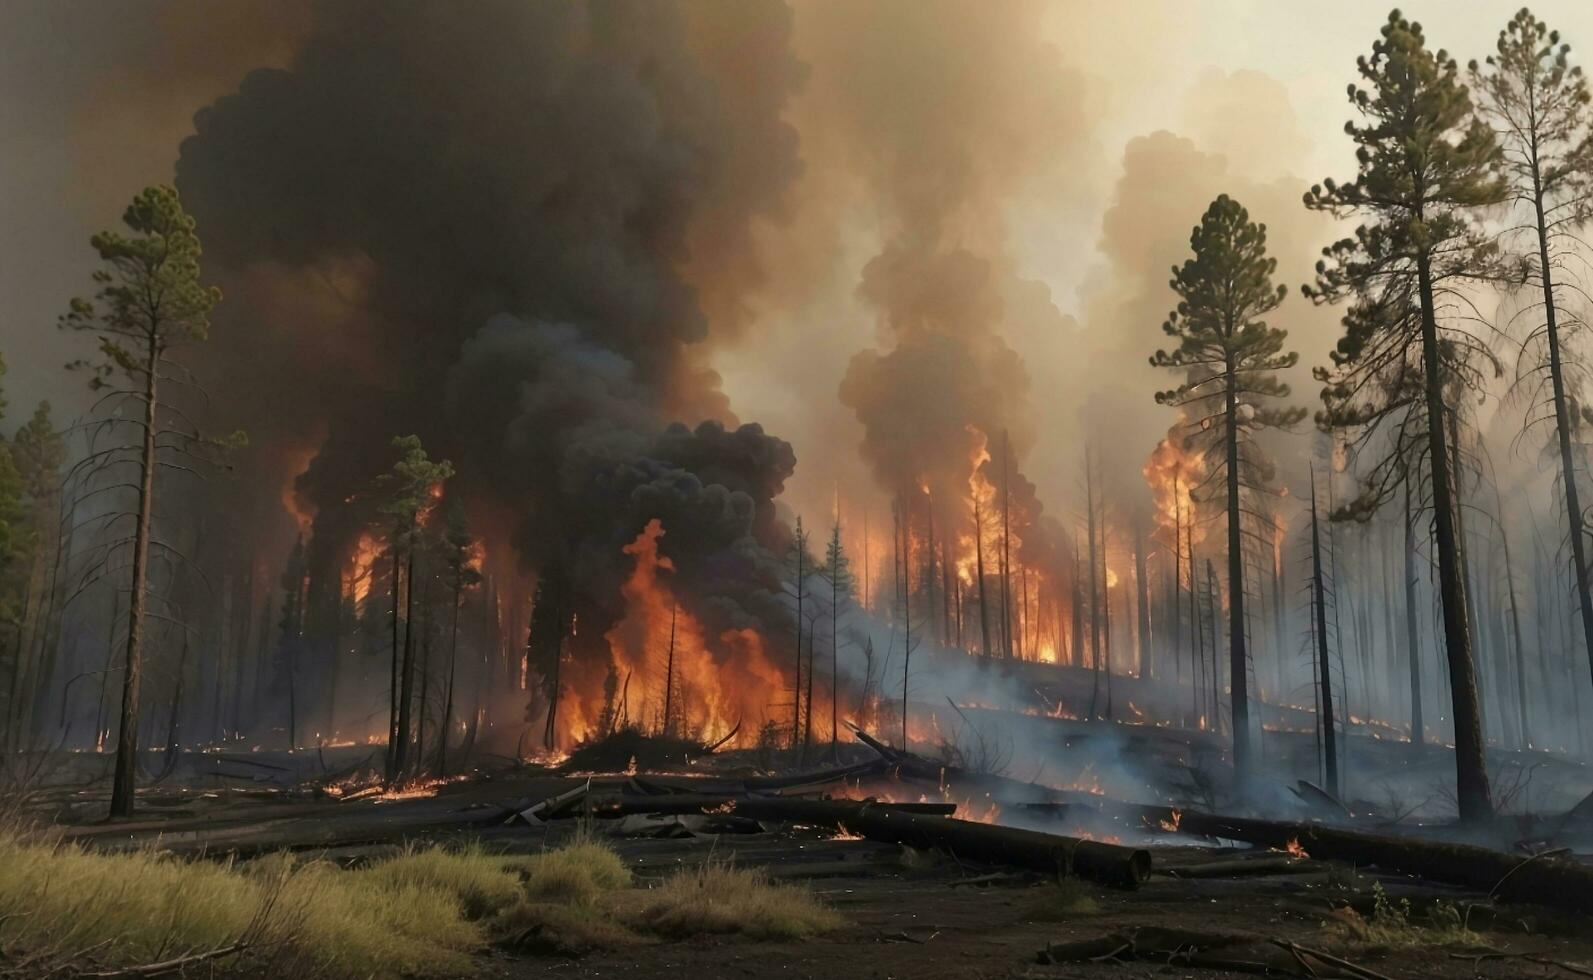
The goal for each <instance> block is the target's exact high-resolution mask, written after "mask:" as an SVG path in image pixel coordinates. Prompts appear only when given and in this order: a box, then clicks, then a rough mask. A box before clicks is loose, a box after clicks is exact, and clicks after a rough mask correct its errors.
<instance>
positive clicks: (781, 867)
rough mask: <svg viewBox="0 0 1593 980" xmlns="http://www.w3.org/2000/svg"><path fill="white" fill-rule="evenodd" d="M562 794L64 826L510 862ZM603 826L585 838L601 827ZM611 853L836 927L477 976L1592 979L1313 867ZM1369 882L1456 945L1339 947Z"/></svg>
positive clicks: (239, 801) (478, 791) (909, 855)
mask: <svg viewBox="0 0 1593 980" xmlns="http://www.w3.org/2000/svg"><path fill="white" fill-rule="evenodd" d="M573 784H574V783H573V781H571V780H568V779H561V778H557V777H554V776H551V775H537V774H518V775H511V776H499V777H494V778H487V779H479V780H473V781H469V782H461V783H458V784H452V785H447V786H443V787H441V789H440V790H439V791H438V792H437V794H436V795H435V796H420V797H415V798H407V799H395V800H377V799H369V798H367V799H359V800H332V799H308V798H302V797H298V796H295V795H294V794H272V793H269V792H264V791H260V792H244V793H220V794H216V793H203V792H194V793H184V792H180V791H173V792H172V793H171V794H169V796H167V797H165V798H156V799H151V800H149V801H146V804H147V805H145V806H144V807H143V809H142V813H143V816H142V817H141V818H140V819H139V820H137V821H135V822H133V823H123V824H102V823H95V822H83V823H79V824H77V825H75V826H66V827H64V828H63V829H64V831H65V832H66V833H67V834H68V835H70V836H72V837H74V838H76V839H78V840H81V841H83V842H85V843H90V844H93V845H95V846H101V847H112V848H116V847H126V846H149V845H150V844H156V845H157V846H162V847H166V848H169V849H171V850H174V851H177V852H182V853H188V854H198V853H209V854H217V853H221V852H228V851H231V852H235V853H239V854H241V855H243V856H247V855H249V854H251V853H260V852H264V851H269V850H273V849H277V848H281V847H288V848H292V849H295V850H299V851H303V852H306V853H313V854H323V855H325V856H327V857H329V858H331V859H333V860H338V861H342V862H347V863H352V862H358V861H362V860H368V859H369V858H370V857H372V856H376V855H380V854H383V853H388V852H390V851H392V850H394V849H396V848H397V847H400V846H402V845H403V843H404V842H406V841H413V840H446V841H458V840H475V841H479V842H481V843H482V844H483V845H485V846H487V847H489V848H493V849H501V850H504V851H510V852H514V851H519V852H525V851H536V850H540V849H542V848H545V847H547V846H549V845H551V844H555V843H557V841H558V840H560V839H561V838H562V837H563V836H564V835H566V834H568V833H571V832H573V829H574V828H573V827H572V826H571V823H572V822H571V821H557V822H555V823H553V824H549V825H545V826H540V827H526V826H523V825H522V826H506V825H504V823H503V818H502V814H503V813H504V811H505V807H506V805H508V804H512V803H515V802H517V801H518V802H521V805H524V801H530V800H534V799H542V798H545V797H547V796H551V795H553V793H555V792H558V791H559V790H560V789H562V788H564V787H567V786H570V785H573ZM604 829H605V828H604V827H603V825H602V823H601V822H600V823H599V830H600V831H602V830H604ZM609 829H612V825H610V828H609ZM610 839H611V840H612V841H613V843H614V845H615V846H616V847H617V848H618V849H619V851H620V853H621V855H622V856H623V857H624V858H625V860H626V861H627V862H628V863H629V864H630V865H631V867H632V869H633V871H634V873H635V874H636V876H637V878H638V880H639V882H640V883H641V884H643V885H644V886H645V885H646V884H647V883H648V882H650V881H656V880H659V879H661V878H662V877H663V876H664V875H665V874H667V873H668V872H669V871H671V870H673V869H676V868H679V867H682V866H689V865H692V864H696V863H699V862H703V861H710V860H728V861H733V862H735V863H736V864H738V865H742V866H749V867H760V868H766V869H768V872H769V874H770V875H771V876H772V877H775V878H777V879H780V880H782V881H787V882H793V883H798V884H800V885H801V886H802V887H806V888H810V889H812V890H813V892H815V893H816V894H817V895H818V896H819V897H821V898H822V899H823V900H824V901H825V902H827V903H828V904H830V905H831V906H833V907H834V908H835V909H836V910H838V911H839V912H840V913H841V914H842V915H843V916H844V917H845V919H846V921H847V925H846V926H844V927H843V928H842V929H840V930H838V931H836V932H833V933H830V934H828V935H825V936H822V937H819V938H815V939H810V940H807V941H805V942H800V943H771V942H752V941H746V940H738V939H733V938H701V939H697V940H693V941H686V942H670V943H663V942H647V943H644V944H641V945H636V946H630V947H626V948H623V949H619V950H614V951H608V952H597V953H592V954H588V955H586V956H583V957H580V958H573V959H572V958H561V957H549V956H532V955H521V954H515V955H514V956H509V955H505V954H500V953H492V954H487V955H483V956H482V957H481V958H480V966H481V972H482V974H483V975H484V976H488V977H502V978H519V977H543V976H554V977H581V978H601V977H624V978H626V980H649V978H654V977H656V978H666V977H667V978H670V980H683V978H684V980H713V978H735V977H759V978H762V977H781V978H793V980H797V978H836V977H844V978H851V977H857V978H898V977H899V978H904V980H907V978H911V980H936V978H983V977H991V978H994V977H1036V978H1049V977H1058V978H1061V977H1078V978H1101V980H1111V978H1120V977H1158V978H1160V977H1191V978H1196V977H1221V976H1239V975H1242V974H1238V973H1233V972H1229V971H1224V970H1210V969H1194V968H1188V967H1182V966H1180V967H1173V966H1168V965H1166V964H1165V963H1156V962H1115V961H1104V962H1085V963H1069V964H1064V965H1054V966H1047V965H1041V964H1040V963H1039V962H1038V960H1037V955H1038V953H1039V952H1040V951H1041V950H1042V949H1044V948H1045V947H1046V946H1047V944H1049V943H1060V942H1067V941H1074V940H1081V939H1089V938H1095V937H1101V936H1106V935H1109V934H1112V933H1118V932H1122V931H1124V930H1129V929H1133V928H1135V927H1142V926H1158V927H1176V928H1182V929H1189V930H1199V931H1204V932H1209V933H1246V934H1252V935H1256V936H1260V937H1265V938H1268V939H1280V940H1288V941H1293V942H1296V943H1299V944H1301V945H1302V946H1306V947H1311V948H1315V949H1320V950H1324V951H1327V952H1330V953H1332V954H1334V955H1337V956H1340V957H1343V958H1345V959H1347V960H1350V961H1352V962H1353V963H1355V964H1357V965H1359V966H1360V967H1362V968H1364V969H1366V970H1370V971H1372V972H1371V973H1368V974H1364V975H1362V980H1367V978H1370V977H1375V976H1383V977H1388V978H1396V980H1415V978H1425V977H1442V978H1464V977H1496V978H1504V977H1545V978H1550V977H1576V976H1593V921H1589V920H1588V919H1586V918H1582V917H1576V916H1569V915H1566V914H1563V913H1556V912H1552V911H1549V910H1546V909H1542V908H1537V907H1523V906H1502V905H1500V906H1495V905H1493V904H1491V903H1490V902H1489V901H1488V899H1487V897H1486V896H1484V895H1481V894H1468V893H1465V892H1462V891H1458V890H1455V889H1450V888H1446V887H1443V886H1435V885H1432V884H1429V883H1425V882H1417V881H1414V880H1412V879H1407V878H1402V877H1397V876H1386V875H1379V874H1375V873H1367V872H1357V871H1355V870H1354V869H1351V868H1348V867H1346V866H1342V865H1334V864H1331V863H1327V862H1316V861H1305V862H1303V863H1300V864H1298V865H1295V866H1290V867H1288V868H1286V869H1277V868H1276V866H1277V865H1278V864H1279V858H1278V855H1276V854H1269V853H1267V852H1255V851H1248V850H1247V851H1236V850H1228V849H1218V848H1213V847H1202V846H1153V847H1152V854H1153V859H1154V867H1155V872H1154V874H1153V876H1152V878H1151V880H1150V881H1149V882H1148V883H1147V884H1146V885H1145V886H1143V887H1142V888H1140V889H1138V890H1135V891H1120V890H1114V889H1110V888H1105V887H1100V886H1095V885H1090V884H1087V883H1083V884H1080V883H1076V884H1072V885H1067V886H1058V885H1057V884H1056V883H1054V882H1051V881H1047V880H1046V879H1044V878H1043V877H1042V876H1040V875H1036V874H1028V873H1021V874H1020V873H1013V872H1010V871H1008V870H1005V869H1001V868H993V867H989V866H982V865H973V864H965V863H962V862H959V861H958V860H957V859H956V858H955V857H953V856H950V855H944V854H925V853H920V852H915V851H909V850H905V849H903V848H901V847H899V846H896V845H885V844H878V843H874V842H870V841H864V840H846V839H834V835H832V834H828V833H825V832H821V831H818V830H813V829H807V828H789V827H769V828H767V829H765V830H764V831H763V832H759V833H723V834H699V835H693V836H683V837H670V838H657V837H621V836H611V837H610ZM1234 860H1249V861H1256V860H1260V861H1264V862H1267V866H1271V867H1272V868H1273V869H1274V871H1275V873H1270V874H1244V875H1240V876H1235V877H1201V878H1181V877H1177V875H1178V874H1179V871H1180V869H1187V868H1190V867H1193V866H1197V865H1202V864H1211V863H1212V862H1217V861H1224V862H1229V861H1234ZM1251 867H1256V866H1254V865H1252V866H1251ZM1262 867H1266V866H1262ZM1247 870H1248V869H1247ZM1374 883H1380V884H1381V885H1382V887H1383V889H1384V891H1385V892H1386V894H1387V896H1388V900H1389V902H1391V903H1393V904H1395V905H1397V904H1398V903H1399V902H1400V900H1401V899H1409V900H1410V902H1411V907H1412V909H1413V914H1412V916H1411V921H1412V922H1413V923H1425V922H1426V921H1427V916H1426V910H1427V909H1428V908H1430V907H1432V906H1434V904H1435V903H1441V905H1440V907H1441V908H1445V909H1453V910H1455V911H1456V912H1458V913H1459V914H1461V915H1463V916H1465V917H1467V920H1468V923H1469V926H1470V929H1471V932H1470V933H1469V934H1467V935H1465V936H1464V937H1462V938H1456V936H1455V934H1453V933H1448V934H1445V933H1439V932H1436V931H1433V930H1431V929H1424V928H1421V927H1413V928H1411V929H1410V930H1408V931H1407V932H1405V933H1404V934H1403V936H1402V938H1401V939H1400V940H1399V941H1397V942H1394V943H1393V944H1387V943H1384V944H1379V943H1373V942H1366V941H1362V940H1359V939H1357V938H1355V936H1354V935H1352V931H1353V926H1352V925H1346V924H1345V921H1346V918H1349V919H1353V918H1354V915H1352V914H1350V913H1346V912H1345V911H1343V910H1344V909H1345V908H1346V907H1352V908H1355V909H1358V910H1359V913H1358V914H1360V915H1361V916H1362V917H1363V918H1364V917H1366V916H1370V915H1371V914H1372V903H1373V901H1374V899H1373V884H1374ZM1081 900H1082V901H1081ZM1081 905H1082V906H1085V907H1081ZM1446 936H1447V939H1446ZM1500 954H1503V955H1500ZM1528 957H1535V958H1536V959H1529V958H1528ZM1556 964H1558V965H1556ZM1320 975H1322V976H1331V975H1334V974H1331V973H1326V972H1323V973H1321V974H1320ZM1338 975H1346V976H1347V975H1352V974H1349V973H1340V974H1338Z"/></svg>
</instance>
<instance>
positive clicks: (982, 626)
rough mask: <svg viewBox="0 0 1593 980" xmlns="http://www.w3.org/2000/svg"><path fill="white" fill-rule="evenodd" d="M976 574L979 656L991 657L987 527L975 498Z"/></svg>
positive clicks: (977, 500)
mask: <svg viewBox="0 0 1593 980" xmlns="http://www.w3.org/2000/svg"><path fill="white" fill-rule="evenodd" d="M974 574H975V575H977V576H978V578H979V654H980V656H984V657H988V656H990V606H989V603H988V601H987V600H986V597H985V525H984V518H983V516H982V515H981V514H980V513H979V498H978V497H975V498H974Z"/></svg>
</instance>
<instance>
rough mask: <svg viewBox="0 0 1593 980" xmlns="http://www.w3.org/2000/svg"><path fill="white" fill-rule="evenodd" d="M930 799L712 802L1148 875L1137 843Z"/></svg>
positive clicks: (1048, 864) (1084, 872)
mask: <svg viewBox="0 0 1593 980" xmlns="http://www.w3.org/2000/svg"><path fill="white" fill-rule="evenodd" d="M713 799H714V798H712V797H709V798H707V800H710V801H711V800H713ZM675 802H677V800H676V798H674V797H651V798H649V799H648V800H646V801H645V805H646V806H648V807H651V808H653V809H652V810H651V811H650V812H658V811H657V809H656V808H657V807H658V806H659V805H660V804H662V803H675ZM621 805H622V806H623V805H624V804H621ZM936 805H937V804H912V803H876V802H872V801H866V800H863V801H859V800H800V799H790V798H785V797H758V796H752V797H745V798H741V799H734V800H724V801H720V802H719V804H718V806H719V808H726V807H727V808H728V809H720V812H730V813H735V814H736V815H737V816H741V817H751V818H752V819H754V820H770V821H774V820H779V821H790V822H793V823H806V824H813V825H816V826H822V827H832V828H834V829H836V830H844V831H846V832H848V833H853V834H858V835H860V836H863V837H867V838H868V839H869V840H874V841H880V842H883V843H886V844H905V845H907V846H909V847H917V848H923V849H926V850H943V851H949V852H951V853H952V854H954V855H956V856H958V857H962V858H968V859H969V860H973V861H984V862H988V863H990V864H1004V865H1009V866H1012V867H1019V868H1032V869H1034V870H1036V871H1043V872H1045V873H1047V874H1062V875H1077V876H1078V877H1081V878H1088V879H1090V880H1092V881H1098V882H1100V883H1102V884H1106V885H1112V886H1115V887H1120V888H1137V887H1139V885H1140V884H1142V883H1143V882H1144V881H1145V879H1146V878H1148V877H1150V871H1151V857H1150V852H1149V851H1146V850H1144V849H1143V848H1136V847H1123V846H1121V845H1118V844H1106V843H1102V842H1100V841H1089V840H1080V839H1078V838H1076V837H1063V836H1061V835H1058V834H1044V833H1040V832H1039V831H1035V830H1019V829H1017V828H1015V827H1000V826H996V825H994V824H985V823H973V822H971V821H967V820H957V819H955V818H952V817H944V816H938V815H935V814H931V813H922V812H914V810H915V809H916V808H920V807H925V806H936ZM602 806H603V804H602V803H597V804H595V805H594V807H593V811H594V815H598V816H601V815H602V813H601V810H602ZM910 808H911V809H910Z"/></svg>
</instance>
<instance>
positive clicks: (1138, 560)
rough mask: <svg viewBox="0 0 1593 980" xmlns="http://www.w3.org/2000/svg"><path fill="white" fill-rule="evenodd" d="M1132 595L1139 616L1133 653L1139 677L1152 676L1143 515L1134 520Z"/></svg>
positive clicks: (1148, 586) (1148, 590)
mask: <svg viewBox="0 0 1593 980" xmlns="http://www.w3.org/2000/svg"><path fill="white" fill-rule="evenodd" d="M1134 594H1135V602H1134V605H1135V609H1136V612H1137V613H1138V616H1139V637H1138V639H1139V642H1138V643H1137V644H1136V649H1135V653H1136V654H1138V656H1139V668H1138V669H1139V676H1140V677H1141V678H1148V677H1151V676H1153V674H1154V669H1153V667H1152V665H1151V655H1150V644H1151V616H1150V581H1149V580H1148V579H1147V578H1146V577H1145V520H1144V517H1143V515H1137V516H1136V517H1135V518H1134Z"/></svg>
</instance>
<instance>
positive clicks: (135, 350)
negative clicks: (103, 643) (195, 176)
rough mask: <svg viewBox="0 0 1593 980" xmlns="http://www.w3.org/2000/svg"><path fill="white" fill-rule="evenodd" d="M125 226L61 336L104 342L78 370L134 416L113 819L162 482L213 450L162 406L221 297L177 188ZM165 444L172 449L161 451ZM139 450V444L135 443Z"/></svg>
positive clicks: (133, 735)
mask: <svg viewBox="0 0 1593 980" xmlns="http://www.w3.org/2000/svg"><path fill="white" fill-rule="evenodd" d="M122 222H123V223H124V224H125V225H126V226H127V229H128V231H129V232H131V234H123V233H121V232H116V231H102V232H100V233H99V234H97V235H95V236H94V237H93V238H92V239H91V244H92V245H93V246H94V250H95V252H97V253H98V254H99V257H100V261H101V266H100V268H98V269H96V270H95V272H94V274H93V279H94V282H95V284H96V285H97V286H98V287H99V288H98V291H97V292H96V293H95V294H94V298H93V299H83V298H76V299H73V300H72V302H71V305H70V307H69V309H68V311H67V312H66V314H65V315H63V316H62V317H61V326H62V327H63V328H66V329H72V330H82V331H86V332H89V333H92V334H94V335H96V336H97V337H98V339H99V353H100V355H101V357H100V359H99V360H98V361H96V362H92V363H90V362H88V361H78V362H75V363H74V364H73V365H72V366H73V367H83V368H87V369H88V370H90V372H91V376H90V381H89V384H90V386H91V387H92V388H94V389H95V390H96V391H102V392H103V393H104V397H103V398H102V399H101V403H100V404H102V405H109V406H111V407H113V408H116V409H119V408H120V407H121V406H122V405H123V404H127V403H131V405H133V406H135V409H134V412H133V413H129V414H127V415H117V414H114V413H113V414H112V416H111V417H110V421H109V422H108V424H109V425H110V426H112V427H114V428H115V429H116V430H118V431H127V432H128V433H129V436H130V443H129V445H128V446H127V447H125V448H127V449H128V450H130V452H131V459H130V462H131V463H132V464H133V465H134V466H135V467H136V470H137V474H136V480H137V482H136V483H134V482H132V481H131V480H129V481H128V482H129V483H130V484H131V486H132V488H133V489H134V490H135V491H136V494H137V496H136V499H135V501H134V508H133V510H132V511H131V516H132V517H133V520H134V528H133V534H132V535H131V536H130V537H128V538H127V539H125V542H120V541H119V542H118V545H117V547H118V548H122V547H125V548H126V549H127V550H128V551H127V558H128V564H129V566H130V568H131V572H132V582H131V585H130V598H129V601H128V610H127V644H126V648H125V651H126V652H125V657H124V660H123V668H122V710H121V721H120V724H119V727H118V735H117V742H116V764H115V772H114V776H113V777H112V783H111V816H113V817H127V816H131V815H132V813H133V790H134V779H135V777H136V775H137V772H138V761H137V759H138V729H139V724H138V711H139V690H140V685H141V683H142V680H143V655H144V640H145V637H144V623H145V619H146V612H147V607H148V601H149V595H150V580H149V553H150V550H151V548H152V547H153V548H155V549H156V550H159V551H161V552H163V553H166V554H170V549H169V548H168V547H167V546H165V545H163V544H161V543H160V542H158V541H155V540H154V539H153V535H152V533H151V532H152V525H153V523H154V513H155V488H156V480H155V475H156V472H157V471H158V470H159V469H160V468H161V466H162V463H163V461H164V462H170V459H169V457H170V456H171V455H173V454H184V453H188V454H191V453H192V451H193V450H194V448H196V447H199V446H203V445H204V444H205V440H203V439H202V438H201V437H200V435H199V434H198V433H197V432H195V431H193V429H192V426H191V425H188V424H186V423H183V422H180V421H177V420H174V419H173V418H172V417H171V414H170V409H169V407H168V406H167V405H166V404H165V403H164V401H163V398H164V396H165V387H164V386H165V384H167V383H182V382H184V381H185V380H188V379H186V378H185V377H184V375H183V373H181V368H180V367H179V366H178V365H177V364H176V362H175V361H174V360H173V359H172V354H173V352H174V351H175V350H176V349H177V348H179V347H181V346H182V345H184V344H188V343H194V342H199V341H203V340H205V339H206V338H207V337H208V336H209V334H210V311H211V309H213V308H214V307H215V305H216V303H217V302H219V301H220V299H221V291H220V290H219V289H217V288H215V287H214V286H204V285H202V284H201V283H200V281H199V257H200V251H201V250H200V245H199V235H198V233H197V231H196V230H195V224H194V219H193V218H191V217H189V215H188V213H187V212H186V211H184V210H183V206H182V202H181V201H180V200H179V199H178V197H177V192H176V191H175V190H174V189H172V188H170V187H150V188H146V189H145V190H143V191H141V192H140V193H139V194H138V196H137V197H135V198H134V199H133V202H132V203H131V204H129V205H128V207H127V211H126V212H125V213H124V214H123V215H122ZM163 439H164V441H162V440H163ZM132 440H136V442H133V441H132Z"/></svg>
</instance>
